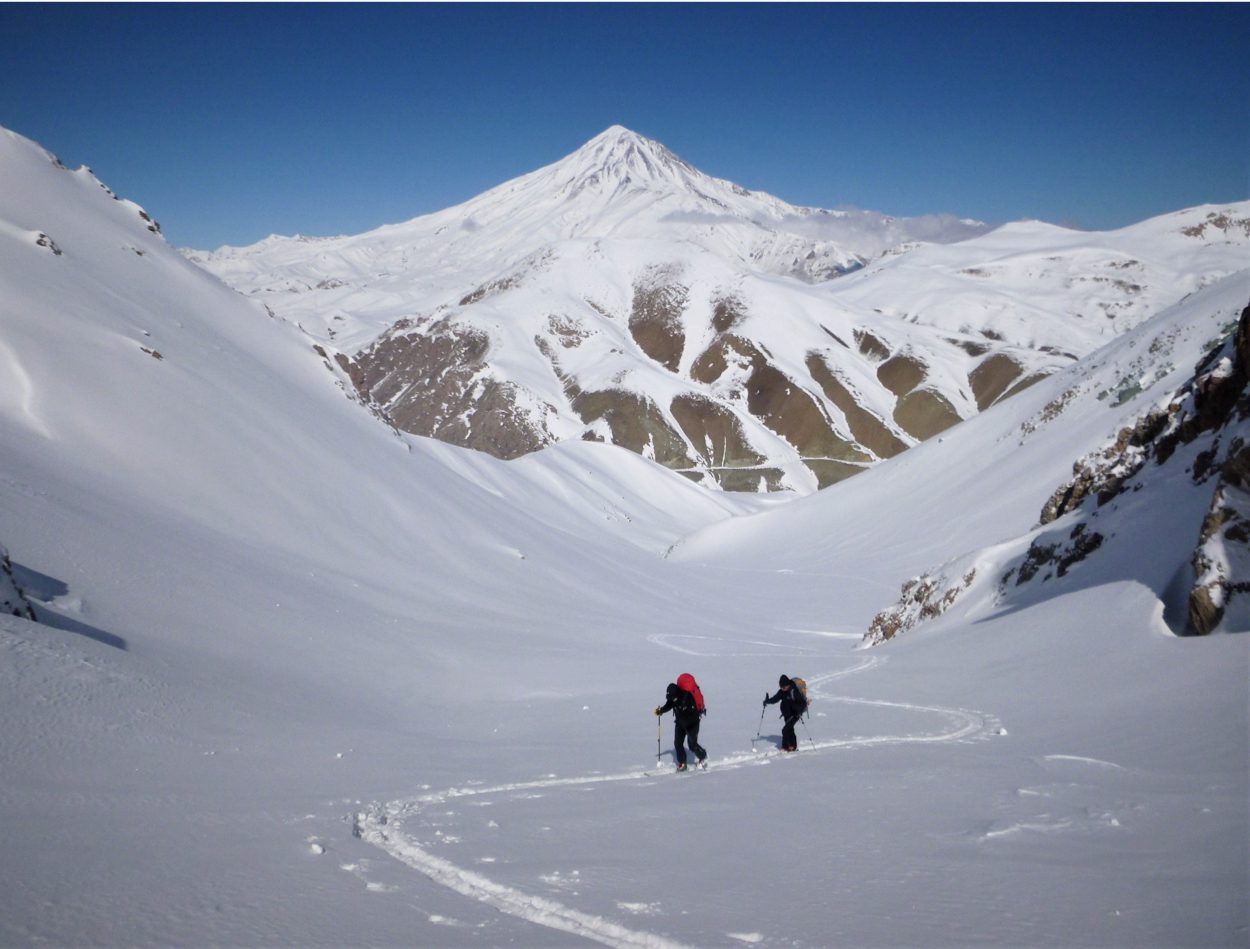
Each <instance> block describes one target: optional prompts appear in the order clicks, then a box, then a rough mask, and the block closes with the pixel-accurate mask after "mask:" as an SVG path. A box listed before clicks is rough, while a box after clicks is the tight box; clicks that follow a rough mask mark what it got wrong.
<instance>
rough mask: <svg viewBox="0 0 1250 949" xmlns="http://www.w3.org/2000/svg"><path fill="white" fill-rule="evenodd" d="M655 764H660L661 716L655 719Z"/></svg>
mask: <svg viewBox="0 0 1250 949" xmlns="http://www.w3.org/2000/svg"><path fill="white" fill-rule="evenodd" d="M655 763H656V764H659V763H660V716H659V715H657V716H656V717H655Z"/></svg>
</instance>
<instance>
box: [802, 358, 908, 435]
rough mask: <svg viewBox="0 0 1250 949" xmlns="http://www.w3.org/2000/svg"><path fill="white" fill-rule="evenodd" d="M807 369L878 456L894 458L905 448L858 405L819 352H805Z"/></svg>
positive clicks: (853, 431)
mask: <svg viewBox="0 0 1250 949" xmlns="http://www.w3.org/2000/svg"><path fill="white" fill-rule="evenodd" d="M807 371H808V372H810V373H811V374H812V378H813V379H814V380H816V384H817V385H819V386H820V388H821V390H822V391H823V392H824V393H825V398H827V399H828V400H829V401H830V402H832V403H833V404H834V405H836V406H837V407H838V409H839V410H840V411H841V412H842V414H843V415H844V416H845V417H846V424H847V425H849V426H850V429H851V435H852V436H854V438H855V440H856V441H857V442H859V444H860V445H862V446H863V447H864V448H866V449H868V450H869V451H870V452H872V453H873V454H874V455H876V456H877V457H878V458H893V457H894V456H895V455H897V454H900V453H901V452H904V451H906V450H907V447H908V446H907V443H906V442H905V441H903V440H902V439H901V438H899V437H898V436H897V435H895V434H894V433H893V432H892V431H890V429H889V428H888V427H887V426H886V424H885V422H883V421H881V419H879V418H877V416H875V415H873V414H872V413H871V412H869V411H868V410H867V409H866V408H864V407H863V406H862V405H860V404H859V403H858V402H857V401H856V400H855V396H853V395H852V394H851V392H850V390H849V389H847V388H846V386H845V385H843V383H842V381H841V380H840V379H838V377H837V376H836V375H834V373H833V371H832V370H831V369H830V368H829V365H828V363H826V362H825V360H824V359H822V358H821V356H820V354H819V353H809V354H808V356H807Z"/></svg>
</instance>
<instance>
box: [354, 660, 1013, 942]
mask: <svg viewBox="0 0 1250 949" xmlns="http://www.w3.org/2000/svg"><path fill="white" fill-rule="evenodd" d="M657 645H664V646H667V647H668V648H671V649H676V650H677V651H679V652H686V651H687V649H686V648H683V647H680V646H678V645H677V644H676V643H671V642H659V641H658V640H657ZM701 645H702V644H701ZM769 645H772V644H768V643H761V642H751V643H746V642H741V643H738V648H743V647H745V648H746V649H747V650H748V651H751V650H754V649H758V648H760V647H767V646H769ZM734 654H735V655H739V654H741V653H738V652H735V653H734ZM883 662H885V659H884V658H881V657H877V656H864V657H861V658H860V659H859V660H858V661H857V662H856V663H855V664H853V665H851V666H848V667H846V668H843V669H838V670H834V671H831V672H826V673H823V674H820V675H816V676H812V677H811V678H809V679H808V689H809V690H810V691H811V693H812V696H813V698H815V699H818V700H819V701H820V702H821V703H822V704H824V703H827V702H828V703H832V702H841V703H846V704H855V705H866V706H877V707H881V708H890V709H900V710H906V711H911V712H918V713H926V714H932V715H935V716H938V717H939V718H941V719H944V720H945V722H946V726H945V727H944V728H942V729H940V730H937V731H933V732H925V733H904V734H887V735H870V736H861V737H854V738H844V739H831V740H824V741H811V739H810V738H809V740H808V743H807V744H804V745H803V746H802V747H803V750H804V751H805V752H808V753H809V754H810V753H811V751H817V752H828V751H834V750H847V749H854V748H870V747H874V746H881V745H899V744H915V743H935V742H968V741H980V740H986V739H988V738H989V737H991V736H992V735H994V734H1005V732H1004V731H1003V730H1002V727H1001V723H1000V722H999V721H998V719H997V718H996V717H995V716H993V715H989V714H987V713H985V712H980V711H974V710H971V709H958V708H949V707H945V706H939V705H916V704H911V703H906V702H892V701H886V700H882V699H862V698H850V697H847V696H839V695H830V694H826V693H825V692H824V691H823V688H822V687H824V686H826V685H827V684H829V683H831V682H835V681H837V680H839V679H843V678H846V677H848V676H852V675H856V674H858V673H862V672H864V671H866V670H868V669H871V668H873V667H875V666H878V665H880V664H881V663H883ZM809 749H810V750H809ZM781 754H782V753H781V752H780V751H766V752H755V751H750V752H742V753H738V754H730V755H727V756H725V757H723V758H719V759H715V760H713V761H712V764H713V765H714V768H713V772H720V771H725V770H735V769H740V768H747V767H755V766H758V765H761V764H766V763H768V762H769V761H770V760H772V759H774V758H777V757H780V756H781ZM655 777H656V775H655V774H654V773H653V772H650V771H647V770H645V769H637V770H630V771H621V772H617V773H613V774H598V773H596V774H587V775H581V776H570V777H558V776H555V775H552V776H548V777H544V778H538V779H535V780H531V781H520V782H512V783H505V784H495V785H485V784H478V785H468V786H465V787H452V788H447V789H445V790H442V791H433V792H430V793H427V794H422V795H418V796H416V797H410V798H402V799H399V800H395V801H390V802H387V803H375V804H372V805H370V806H369V807H367V808H366V809H364V810H363V811H360V812H358V813H356V814H354V815H352V822H353V832H354V833H355V835H356V836H357V837H359V838H360V839H361V840H363V841H365V842H366V843H369V844H371V845H373V846H375V847H377V848H379V849H380V850H382V851H384V852H385V853H387V854H389V855H390V856H391V857H394V858H395V859H396V860H399V861H400V862H401V863H403V864H405V865H407V866H409V867H411V868H412V869H414V870H417V871H419V872H420V873H422V874H424V875H425V876H427V877H429V878H430V879H431V880H433V881H434V882H435V883H438V884H439V885H441V886H444V887H447V888H448V889H450V890H452V891H454V892H456V893H459V894H461V895H463V896H466V897H469V898H470V899H473V900H476V901H478V902H480V903H483V904H485V905H487V906H490V907H492V908H494V909H496V910H498V911H500V912H502V913H507V914H509V915H511V916H515V917H518V918H520V919H524V920H527V921H529V922H531V923H534V924H536V925H539V926H545V927H548V928H550V929H554V930H559V931H561V932H566V933H571V934H573V935H576V936H582V937H584V938H586V939H590V940H592V941H594V942H599V943H602V944H604V945H607V946H619V947H637V946H642V947H653V949H665V947H677V946H681V945H682V944H681V943H679V942H676V941H674V940H672V939H669V938H668V937H665V936H662V935H659V934H657V933H652V932H647V931H645V930H640V929H631V928H629V927H627V926H623V925H621V924H620V923H617V922H614V921H612V920H611V919H607V918H605V917H603V916H596V915H593V914H590V913H585V912H582V911H580V910H576V909H573V908H571V907H569V906H566V905H564V904H563V903H560V902H559V901H557V900H554V899H551V898H549V897H544V896H536V895H532V894H529V893H525V892H523V891H521V890H519V889H517V888H515V887H511V886H507V885H505V884H502V883H499V882H497V881H495V880H492V879H490V878H489V877H487V876H485V875H483V874H482V873H480V872H478V871H475V870H469V869H466V868H464V867H462V866H458V865H457V864H455V863H453V862H452V861H450V860H447V859H445V858H444V857H440V856H438V855H436V854H434V853H432V852H430V850H429V849H427V848H425V847H423V846H421V844H420V843H419V842H418V841H417V840H416V839H414V838H413V837H412V836H410V835H408V834H405V833H404V829H403V828H404V824H405V822H406V821H412V820H416V819H418V818H419V816H420V815H421V813H422V812H423V811H426V810H427V809H430V808H434V807H437V806H438V805H442V804H446V803H447V802H449V801H453V800H457V799H462V798H484V797H496V796H502V795H511V796H518V795H526V794H535V795H536V794H540V793H545V792H548V791H551V790H553V789H577V788H582V789H585V788H587V787H589V786H593V785H602V784H616V783H623V782H639V786H640V787H650V786H652V785H653V782H654V779H655Z"/></svg>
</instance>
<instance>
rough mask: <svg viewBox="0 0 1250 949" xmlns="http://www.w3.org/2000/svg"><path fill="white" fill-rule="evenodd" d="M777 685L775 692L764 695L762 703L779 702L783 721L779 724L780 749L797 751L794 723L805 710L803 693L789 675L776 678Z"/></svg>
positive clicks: (805, 703) (797, 741) (805, 702)
mask: <svg viewBox="0 0 1250 949" xmlns="http://www.w3.org/2000/svg"><path fill="white" fill-rule="evenodd" d="M777 685H779V686H780V687H781V688H779V689H778V690H777V694H776V695H765V696H764V704H765V705H772V704H774V703H776V702H780V703H781V717H782V719H783V721H784V722H785V724H783V725H782V726H781V750H782V751H798V750H799V740H798V738H797V737H796V736H795V734H794V723H795V722H797V721H798V720H799V719H800V718H802V717H803V713H804V712H806V711H807V700H806V699H805V698H803V693H802V692H800V691H799V689H798V688H797V687H796V686H795V684H794V683H793V682H792V681H791V680H790V677H789V676H784V675H783V676H782V677H781V678H780V679H778V680H777Z"/></svg>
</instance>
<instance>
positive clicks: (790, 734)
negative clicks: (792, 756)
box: [781, 715, 800, 751]
mask: <svg viewBox="0 0 1250 949" xmlns="http://www.w3.org/2000/svg"><path fill="white" fill-rule="evenodd" d="M799 718H800V716H798V715H795V716H794V717H793V718H791V717H790V716H789V715H787V716H786V718H785V724H784V725H782V726H781V747H782V748H784V749H785V750H786V751H794V750H795V749H796V748H798V747H799V739H798V737H797V736H796V735H795V734H794V723H795V722H797V721H798V720H799Z"/></svg>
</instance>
